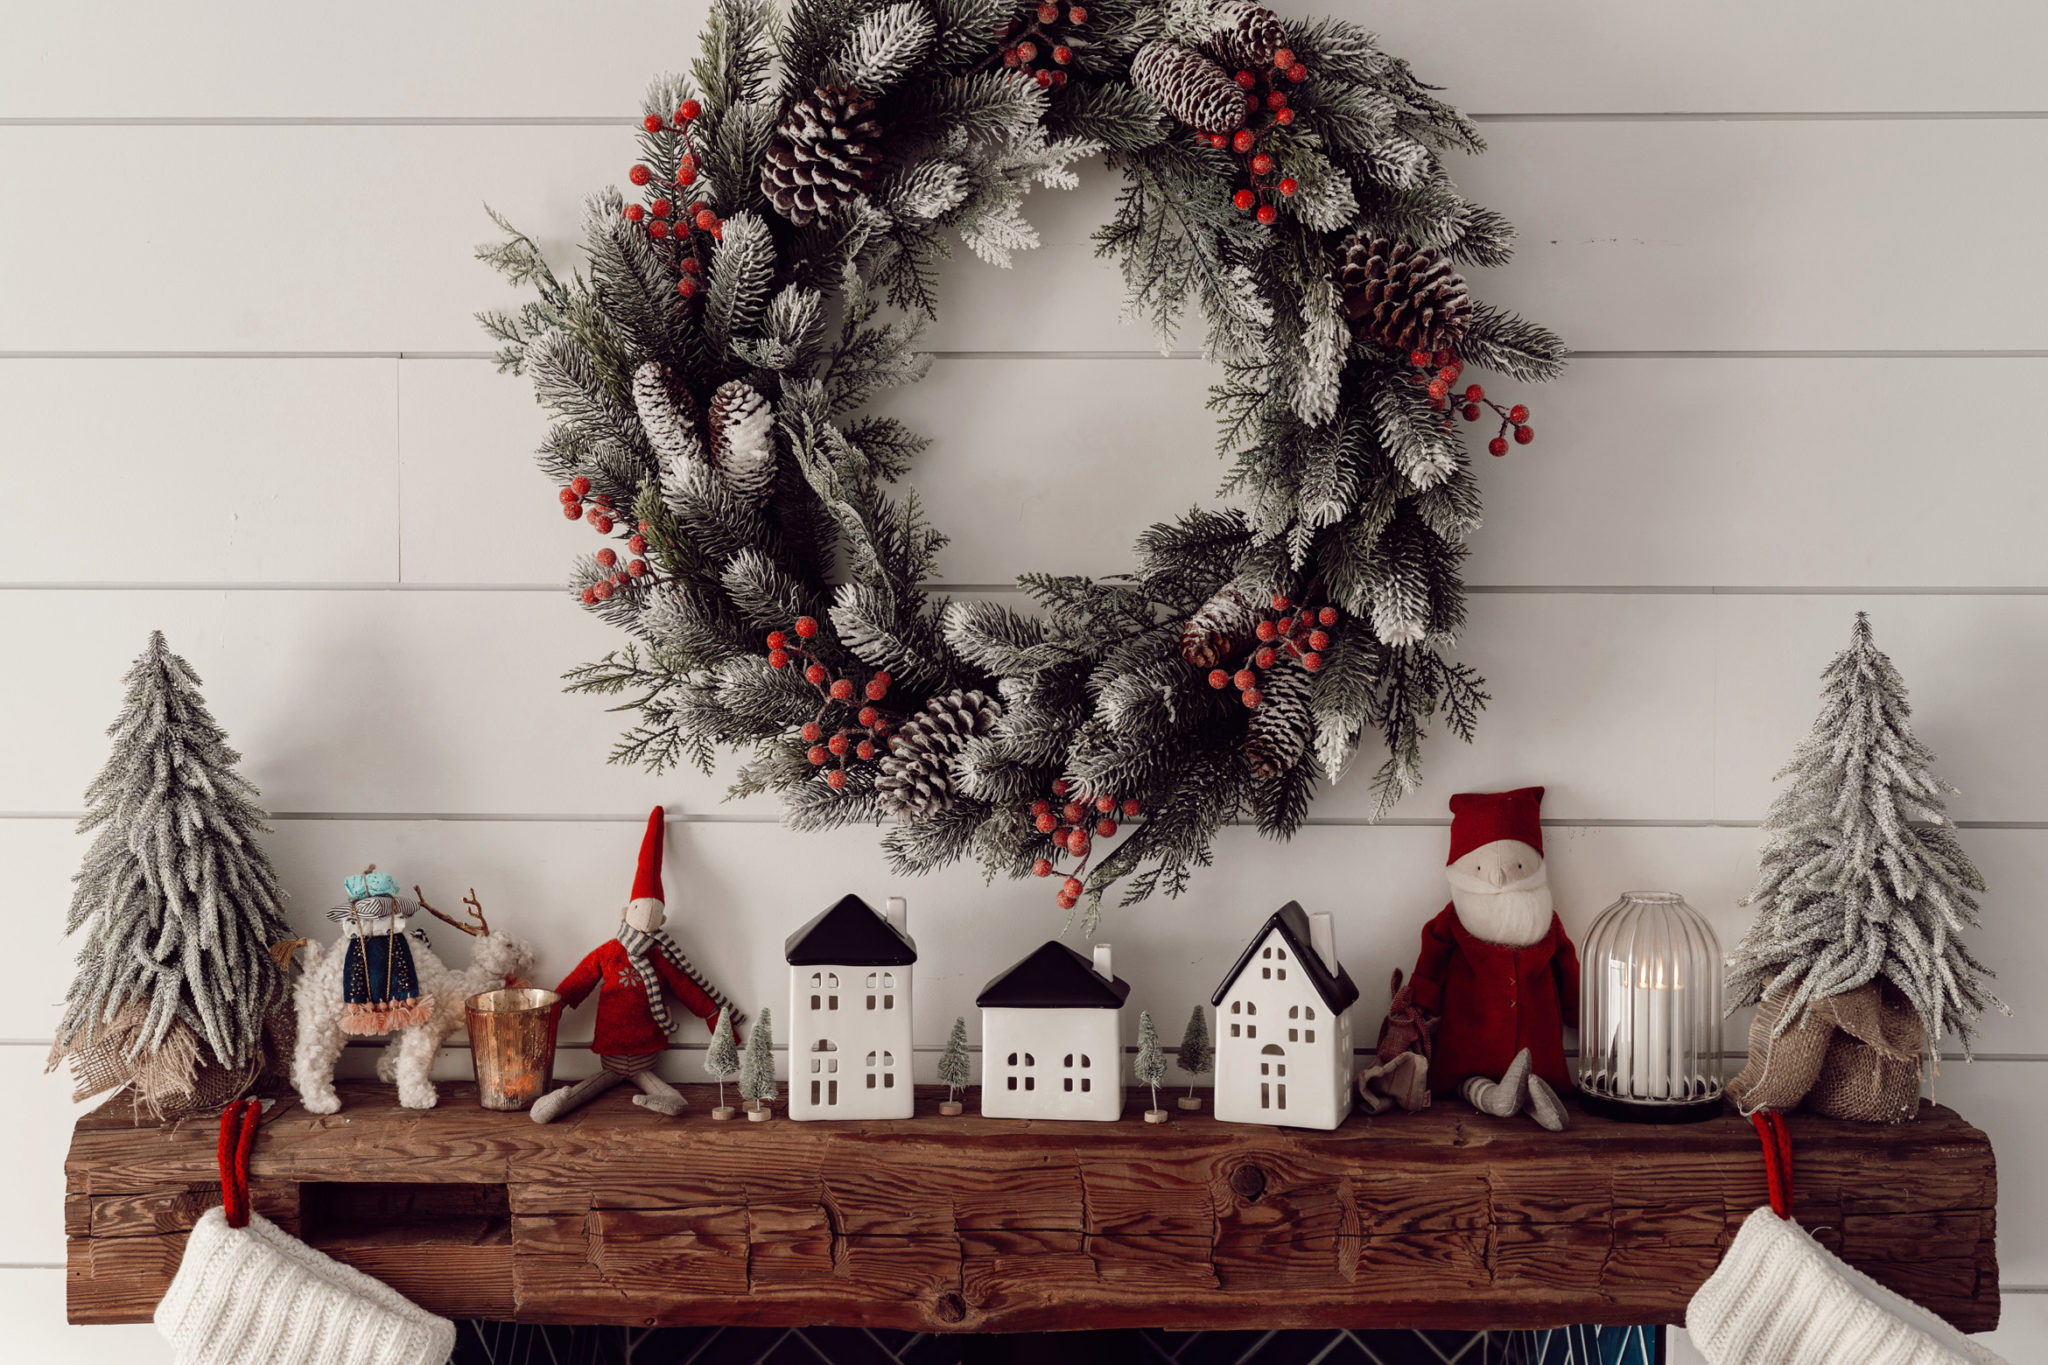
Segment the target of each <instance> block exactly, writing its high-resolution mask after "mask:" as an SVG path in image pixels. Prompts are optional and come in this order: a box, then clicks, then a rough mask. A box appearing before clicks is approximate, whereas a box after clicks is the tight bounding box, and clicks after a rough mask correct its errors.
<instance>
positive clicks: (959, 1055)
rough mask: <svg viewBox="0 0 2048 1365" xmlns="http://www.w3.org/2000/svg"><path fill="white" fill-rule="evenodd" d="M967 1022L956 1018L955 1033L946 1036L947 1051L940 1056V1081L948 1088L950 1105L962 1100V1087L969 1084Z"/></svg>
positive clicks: (947, 1098) (947, 1094) (947, 1099)
mask: <svg viewBox="0 0 2048 1365" xmlns="http://www.w3.org/2000/svg"><path fill="white" fill-rule="evenodd" d="M969 1075H970V1073H969V1071H968V1069H967V1020H966V1019H964V1018H961V1017H957V1016H956V1017H955V1018H954V1020H953V1031H952V1032H951V1033H949V1034H947V1035H946V1050H945V1051H944V1052H943V1053H941V1054H940V1055H939V1080H940V1082H941V1083H942V1084H943V1085H944V1086H945V1087H946V1102H947V1103H948V1104H951V1103H953V1102H954V1101H956V1100H958V1099H959V1098H960V1087H961V1086H963V1085H965V1084H967V1079H968V1076H969Z"/></svg>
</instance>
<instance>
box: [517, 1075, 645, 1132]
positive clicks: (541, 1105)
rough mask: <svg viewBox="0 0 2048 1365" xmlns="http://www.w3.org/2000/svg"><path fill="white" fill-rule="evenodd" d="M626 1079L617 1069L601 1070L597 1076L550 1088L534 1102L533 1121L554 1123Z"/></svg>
mask: <svg viewBox="0 0 2048 1365" xmlns="http://www.w3.org/2000/svg"><path fill="white" fill-rule="evenodd" d="M625 1079H626V1078H625V1077H624V1076H621V1075H620V1074H619V1073H618V1072H616V1071H600V1072H598V1073H597V1074H596V1075H595V1076H587V1077H585V1078H584V1079H582V1080H580V1081H578V1082H576V1084H574V1085H565V1086H563V1087H562V1088H561V1089H559V1090H550V1091H549V1092H548V1093H547V1094H545V1095H542V1096H541V1097H540V1098H539V1099H537V1100H535V1101H534V1102H533V1111H532V1112H533V1121H534V1122H535V1123H553V1122H554V1121H555V1120H556V1119H558V1118H560V1117H561V1116H562V1115H564V1114H566V1113H568V1112H569V1111H570V1110H571V1109H580V1108H582V1107H583V1106H584V1105H586V1104H588V1103H590V1102H591V1101H592V1100H594V1099H596V1098H597V1097H598V1096H599V1095H602V1094H603V1093H604V1092H605V1091H607V1090H609V1089H611V1088H612V1087H613V1086H615V1085H617V1084H618V1083H619V1082H620V1081H623V1080H625Z"/></svg>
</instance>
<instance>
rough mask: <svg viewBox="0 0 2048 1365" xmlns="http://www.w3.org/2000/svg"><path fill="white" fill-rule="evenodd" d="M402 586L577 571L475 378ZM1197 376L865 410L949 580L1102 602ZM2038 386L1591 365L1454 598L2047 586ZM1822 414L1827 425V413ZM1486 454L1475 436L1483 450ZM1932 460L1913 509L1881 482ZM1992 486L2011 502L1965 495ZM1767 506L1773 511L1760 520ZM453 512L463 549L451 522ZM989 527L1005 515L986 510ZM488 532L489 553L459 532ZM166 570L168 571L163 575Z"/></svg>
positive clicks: (946, 388) (1070, 377)
mask: <svg viewBox="0 0 2048 1365" xmlns="http://www.w3.org/2000/svg"><path fill="white" fill-rule="evenodd" d="M399 372H400V380H401V384H402V387H403V393H404V403H403V407H402V411H401V422H400V441H401V451H402V456H403V479H402V488H403V501H404V506H405V510H406V514H407V515H406V517H405V536H404V563H405V576H406V579H407V580H408V581H410V582H414V583H426V584H446V583H499V582H502V583H526V584H533V583H547V582H553V581H557V580H558V579H559V578H560V577H561V575H562V572H563V568H564V566H565V565H566V564H567V563H568V562H569V560H570V558H571V557H572V556H573V555H575V554H577V553H579V552H584V551H587V550H588V549H589V548H590V546H591V543H592V542H591V532H590V531H589V530H587V529H586V528H584V527H581V526H577V525H572V524H567V523H565V522H564V521H563V520H562V518H561V517H560V515H559V514H558V513H557V511H556V503H555V497H554V490H553V489H552V488H550V487H549V486H548V484H547V483H546V482H545V481H544V480H543V479H542V478H541V477H540V475H539V474H538V473H537V472H536V471H535V469H534V467H533V462H532V460H531V459H530V458H529V452H530V451H531V450H532V449H533V448H534V447H535V446H536V445H537V444H538V443H539V441H540V439H541V436H542V434H543V433H544V432H545V430H546V419H545V415H544V414H543V412H542V411H541V409H540V408H539V407H538V406H536V405H535V404H534V402H533V401H532V393H531V389H530V387H529V386H528V385H527V384H526V383H525V382H524V381H523V380H519V379H515V378H511V377H508V376H503V375H499V374H497V373H495V371H494V370H493V368H492V366H491V365H490V364H489V363H488V362H485V361H479V360H407V361H402V362H400V365H399ZM1219 373H1220V372H1219V371H1217V370H1214V369H1212V368H1211V367H1210V366H1207V365H1205V364H1202V363H1201V362H1199V361H1194V360H1185V359H1180V360H1167V359H1160V358H1145V359H1125V360H1116V361H1104V360H1076V359H1051V358H1047V359H1029V360H1027V359H1017V358H1001V359H997V358H966V357H959V356H948V357H942V358H941V359H939V360H938V361H937V362H936V363H935V364H934V365H933V366H932V371H931V374H930V375H929V376H928V377H927V378H926V379H925V380H924V382H922V383H920V384H917V385H915V386H913V387H911V388H908V389H899V390H895V391H893V392H892V393H890V394H889V395H888V397H887V399H886V400H885V401H884V402H883V403H882V404H881V405H879V406H880V410H883V411H887V412H889V413H891V414H892V415H895V416H898V417H901V418H902V419H904V420H905V421H907V422H909V423H910V424H911V425H912V426H914V427H916V428H917V429H918V430H919V431H921V432H924V433H925V434H927V435H928V436H930V437H931V438H932V439H933V445H932V447H931V449H930V450H928V451H927V452H926V453H925V454H923V455H922V456H920V457H919V459H918V461H917V466H916V468H915V469H914V471H913V473H912V476H911V479H910V481H909V482H910V484H911V485H912V486H914V487H915V488H916V489H917V491H918V494H919V496H920V497H921V498H923V500H924V503H925V506H926V509H927V510H928V511H929V512H930V514H931V516H932V519H933V522H934V524H935V525H937V526H938V527H939V528H940V529H941V530H944V531H947V532H949V533H951V534H952V535H953V537H954V539H953V543H952V544H951V545H950V546H948V547H947V548H946V549H945V550H944V551H943V552H942V556H941V572H940V575H939V576H940V577H941V578H942V579H943V580H944V581H947V582H953V583H979V584H986V583H1004V582H1008V581H1010V580H1012V579H1014V578H1015V577H1016V576H1017V575H1018V574H1019V573H1023V572H1025V571H1028V570H1053V569H1057V570H1058V571H1060V572H1073V573H1091V574H1108V573H1121V572H1125V571H1127V570H1128V569H1129V568H1130V565H1131V563H1132V554H1131V545H1132V543H1133V542H1134V540H1135V539H1136V537H1137V535H1138V533H1139V532H1141V531H1142V530H1143V529H1144V528H1145V527H1146V526H1147V525H1149V524H1151V523H1153V522H1155V521H1161V520H1165V519H1167V518H1169V517H1172V516H1174V515H1176V514H1177V513H1178V512H1180V511H1181V510H1182V509H1184V508H1186V507H1188V506H1190V505H1193V504H1196V503H1204V504H1206V503H1209V502H1211V501H1212V499H1213V494H1214V493H1215V492H1216V490H1217V489H1218V487H1219V486H1220V483H1221V480H1222V476H1223V474H1224V473H1225V471H1226V466H1225V464H1224V462H1223V461H1221V460H1220V459H1219V458H1218V457H1217V456H1216V454H1215V448H1214V442H1215V437H1216V431H1217V428H1216V423H1215V418H1214V415H1213V414H1211V413H1210V412H1209V411H1208V410H1207V409H1206V408H1205V406H1204V404H1205V401H1206V399H1207V397H1208V388H1209V385H1210V384H1211V383H1212V382H1214V381H1215V380H1216V379H1217V377H1218V376H1219ZM1966 383H1967V384H1981V385H1983V386H1984V388H1985V389H1986V390H1987V391H1989V392H1992V393H2001V394H2012V393H2022V392H2027V391H2030V390H2032V389H2035V388H2038V387H2040V386H2041V385H2043V384H2044V383H2048V360H2035V359H2002V360H1984V359H1970V360H1965V359H1929V358H1910V359H1868V358H1866V359H1813V360H1801V361H1797V362H1787V361H1782V360H1760V359H1705V358H1689V359H1601V358H1593V359H1586V360H1580V361H1577V362H1575V363H1574V364H1573V365H1572V366H1571V368H1570V369H1569V370H1567V371H1566V372H1565V375H1564V377H1563V378H1562V379H1560V380H1559V381H1558V382H1557V383H1555V384H1552V385H1549V386H1547V387H1545V388H1543V389H1541V390H1538V391H1534V392H1524V391H1520V390H1515V389H1513V386H1509V387H1508V388H1507V389H1504V390H1502V395H1503V396H1506V397H1510V398H1527V399H1530V400H1531V401H1532V402H1533V404H1534V407H1535V417H1534V421H1535V423H1536V425H1537V426H1538V428H1539V429H1540V430H1541V432H1542V438H1541V439H1540V440H1539V441H1538V442H1537V444H1536V445H1534V446H1532V447H1529V448H1527V449H1523V448H1520V447H1517V448H1516V449H1515V451H1514V453H1513V454H1512V455H1511V456H1510V457H1509V458H1507V459H1501V460H1494V459H1488V458H1486V457H1484V456H1480V457H1479V458H1478V459H1477V472H1478V475H1479V478H1480V481H1481V485H1482V487H1483V489H1484V493H1485V501H1486V507H1487V517H1486V524H1485V525H1484V526H1483V527H1482V528H1481V529H1480V530H1479V532H1478V533H1477V534H1476V535H1475V536H1474V537H1473V540H1472V546H1473V555H1472V559H1471V561H1470V562H1469V564H1468V565H1467V568H1466V576H1467V578H1468V579H1469V580H1470V581H1472V582H1475V583H1480V584H1485V585H1490V586H1553V585H1560V584H1570V585H1599V586H1609V585H1614V586H1629V587H1637V586H1658V587H1661V586H1706V585H1715V584H1720V585H1736V586H1759V585H1760V586H1778V585H1785V584H1792V585H1798V586H1805V587H1820V586H1842V585H1868V586H1873V587H1886V586H1893V585H1898V584H1914V585H1916V586H1923V587H1926V586H1959V587H2034V586H2042V585H2048V546H2044V544H2043V542H2042V540H2041V538H2040V537H2039V536H2037V535H2035V534H2034V526H2033V509H2034V508H2035V507H2036V506H2037V505H2039V504H2040V502H2041V501H2042V500H2043V499H2044V498H2048V464H2044V463H2043V462H2040V461H2020V462H2015V461H2014V460H2013V459H2012V458H2011V452H2012V451H2014V450H2016V449H2024V448H2025V447H2026V446H2027V443H2028V442H2029V441H2031V440H2032V439H2033V430H2032V426H2031V423H2032V420H2033V419H2032V417H2031V415H2030V414H2029V413H2028V412H2027V411H2026V409H2025V408H2024V406H2023V405H2019V404H2007V403H1972V404H1962V405H1958V404H1957V403H1956V401H1955V399H1954V392H1955V389H1956V386H1957V385H1959V384H1966ZM1818 395H1825V400H1824V401H1817V396H1818ZM1467 430H1468V432H1475V433H1477V436H1476V439H1472V440H1471V442H1470V444H1471V446H1472V448H1473V449H1474V450H1475V451H1476V450H1477V449H1478V447H1479V446H1480V445H1481V444H1483V441H1484V438H1485V437H1486V436H1487V435H1490V434H1491V432H1490V430H1488V429H1486V428H1485V424H1484V423H1481V424H1479V425H1478V426H1476V427H1472V428H1468V429H1467ZM1935 450H1938V451H1941V452H1942V455H1941V459H1942V462H1943V469H1944V470H1945V474H1944V477H1942V478H1940V479H1938V480H1914V481H1912V486H1913V492H1912V496H1911V497H1902V496H1901V495H1900V484H1899V483H1898V482H1897V481H1896V480H1894V479H1892V478H1888V477H1876V478H1873V477H1871V471H1873V470H1887V469H1906V468H1912V467H1914V466H1915V465H1916V464H1918V463H1920V462H1922V461H1924V460H1925V459H1926V458H1927V453H1928V452H1929V451H1935ZM1993 483H1998V484H1999V485H2000V486H2002V487H2003V488H2004V489H2005V490H2006V494H2005V495H2004V496H2001V497H1998V498H1986V497H1984V496H1983V492H1982V490H1983V489H1984V488H1985V487H1987V486H1989V485H1991V484H1993ZM1758 490H1768V491H1767V492H1762V493H1760V492H1759V491H1758ZM450 507H460V508H462V509H464V516H463V518H462V519H461V522H460V523H459V524H458V526H457V529H455V530H453V531H451V529H450V521H449V519H448V518H447V517H446V516H444V515H441V513H442V510H443V509H446V508H450ZM994 508H1000V509H1001V514H1000V515H990V510H991V509H994ZM485 527H488V528H489V531H488V534H475V533H472V532H471V531H470V529H469V528H485ZM174 566H175V561H169V562H166V563H165V564H164V566H163V570H162V571H164V572H169V571H171V570H172V569H173V568H174Z"/></svg>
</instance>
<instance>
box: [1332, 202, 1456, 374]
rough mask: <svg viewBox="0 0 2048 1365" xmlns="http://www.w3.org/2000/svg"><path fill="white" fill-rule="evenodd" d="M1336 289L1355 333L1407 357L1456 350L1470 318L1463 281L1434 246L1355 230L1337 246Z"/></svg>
mask: <svg viewBox="0 0 2048 1365" xmlns="http://www.w3.org/2000/svg"><path fill="white" fill-rule="evenodd" d="M1337 287H1338V289H1339V290H1341V291H1342V292H1343V295H1344V315H1345V316H1346V317H1348V318H1350V319H1351V331H1352V334H1353V335H1355V336H1357V337H1358V338H1359V339H1360V340H1363V341H1373V342H1377V343H1379V344H1380V345H1382V346H1391V347H1393V348H1394V349H1395V350H1397V351H1401V352H1404V353H1405V352H1408V351H1437V350H1446V349H1448V350H1456V349H1457V345H1458V341H1459V339H1460V338H1462V337H1463V336H1464V335H1465V327H1466V324H1467V323H1469V322H1470V321H1471V319H1472V296H1471V295H1470V294H1468V293H1466V292H1465V280H1464V277H1463V276H1461V275H1459V274H1458V272H1457V271H1455V270H1453V269H1451V263H1450V262H1449V261H1447V260H1444V259H1443V258H1442V257H1440V256H1438V255H1437V253H1436V251H1435V250H1434V249H1433V248H1430V247H1418V246H1414V245H1412V244H1411V243H1408V242H1395V241H1390V240H1389V239H1387V238H1385V237H1376V238H1373V239H1371V240H1367V238H1366V237H1365V235H1364V234H1363V233H1357V232H1354V233H1352V234H1351V235H1350V236H1349V237H1347V238H1345V239H1344V244H1343V245H1342V246H1341V247H1339V248H1338V264H1337Z"/></svg>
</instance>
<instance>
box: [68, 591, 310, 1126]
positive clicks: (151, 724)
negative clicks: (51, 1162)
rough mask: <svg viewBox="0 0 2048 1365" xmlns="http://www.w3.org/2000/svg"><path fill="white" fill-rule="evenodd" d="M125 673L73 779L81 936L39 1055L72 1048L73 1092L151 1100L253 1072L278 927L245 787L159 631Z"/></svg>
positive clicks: (76, 921) (180, 1099)
mask: <svg viewBox="0 0 2048 1365" xmlns="http://www.w3.org/2000/svg"><path fill="white" fill-rule="evenodd" d="M127 684H128V692H127V696H126V698H125V700H124V701H123V702H122V705H121V713H120V715H119V716H118V717H117V718H116V719H115V721H114V723H113V725H112V726H110V727H109V728H108V730H107V734H108V735H109V736H111V738H112V739H113V748H112V752H111V753H110V754H109V755H108V758H107V764H106V766H105V767H104V768H102V769H101V770H100V774H99V776H98V777H96V778H94V779H93V782H92V784H91V785H90V786H89V787H87V788H86V791H85V804H86V816H85V819H83V820H82V821H80V822H79V826H78V828H79V830H80V832H81V833H83V832H87V831H91V832H93V834H94V837H93V842H92V846H91V848H89V849H88V850H87V851H86V855H85V863H84V866H82V867H81V868H80V869H79V871H78V875H77V876H76V877H75V878H74V879H73V880H74V882H75V883H76V889H75V890H74V891H73V893H72V897H71V912H70V914H69V916H68V917H67V919H66V921H65V932H66V933H79V932H80V931H83V935H84V937H83V941H82V943H81V946H80V948H79V951H78V972H77V975H76V976H75V977H74V978H73V979H72V982H71V988H70V990H69V991H68V992H67V993H66V995H65V1005H64V1018H63V1022H62V1023H61V1024H60V1025H59V1026H58V1029H57V1041H56V1046H55V1047H54V1048H53V1049H52V1050H51V1054H50V1065H51V1066H52V1067H55V1066H56V1064H57V1063H58V1061H59V1060H61V1059H65V1058H69V1060H70V1062H71V1069H72V1075H73V1078H74V1080H75V1081H76V1086H77V1094H78V1097H79V1098H81V1099H82V1098H84V1097H86V1096H88V1095H94V1094H98V1093H99V1092H101V1091H103V1090H108V1089H112V1088H114V1087H116V1086H120V1085H124V1084H132V1085H133V1086H134V1087H135V1092H136V1098H137V1099H138V1100H139V1101H140V1102H141V1103H143V1104H145V1105H147V1106H148V1107H150V1108H151V1109H154V1110H156V1111H158V1112H161V1111H162V1109H163V1108H164V1107H165V1105H166V1104H175V1105H179V1106H180V1107H183V1106H185V1105H190V1104H197V1103H198V1102H199V1101H200V1100H201V1099H205V1100H206V1101H207V1102H217V1101H224V1100H225V1099H227V1098H231V1097H232V1096H233V1095H234V1094H237V1093H239V1092H240V1091H241V1090H242V1089H244V1088H246V1085H247V1084H248V1082H249V1081H250V1080H253V1079H254V1076H255V1071H256V1067H257V1063H258V1061H259V1058H260V1048H259V1045H260V1043H261V1040H262V1033H263V1021H264V1016H265V1014H266V1013H267V1012H268V1011H269V1010H270V1008H271V1007H272V1006H273V1005H274V1004H275V1003H276V1002H277V1000H278V998H279V993H280V991H281V989H282V984H283V974H282V972H281V971H280V969H279V967H278V964H277V961H276V960H275V959H274V958H273V957H272V956H271V953H270V945H271V944H273V943H277V942H278V941H280V940H282V939H283V938H284V937H285V936H286V933H287V930H286V927H285V922H284V912H283V906H284V893H283V892H282V891H280V890H279V889H278V885H277V874H276V872H275V871H273V870H272V868H271V866H270V860H269V859H268V858H266V857H265V856H264V854H263V849H262V847H261V846H260V845H259V844H258V843H257V836H258V835H259V834H262V833H266V832H267V830H266V828H265V826H264V824H263V820H264V813H263V811H262V810H260V809H258V808H257V806H256V802H255V797H256V789H255V788H254V787H252V786H251V785H249V783H248V782H247V781H246V780H244V779H243V778H242V776H241V775H240V774H239V773H237V772H236V771H235V765H236V764H238V763H240V762H241V758H242V756H241V755H240V754H238V753H236V752H235V750H234V749H232V748H230V747H229V746H228V742H227V733H226V732H225V731H224V730H222V729H221V727H220V726H219V725H218V724H217V723H216V722H215V721H214V718H213V715H212V713H211V712H209V711H208V710H207V707H206V702H205V700H204V699H203V698H202V697H201V696H200V695H199V686H200V683H199V678H198V676H197V675H196V674H195V673H193V671H192V667H191V665H190V664H188V663H186V662H185V660H184V659H182V658H180V657H179V656H178V655H176V654H174V653H172V652H171V648H170V646H169V644H167V643H166V642H165V640H164V637H163V632H161V631H156V632H153V633H151V635H150V637H149V644H148V645H147V646H146V647H145V648H144V649H143V651H142V653H141V655H140V656H139V657H138V658H137V659H136V660H135V664H134V666H133V667H132V668H130V669H129V670H128V676H127ZM223 1073H224V1074H223ZM202 1087H203V1088H204V1090H205V1091H206V1094H205V1095H204V1096H202V1095H200V1093H199V1092H200V1090H201V1089H202ZM223 1087H225V1089H224V1093H221V1094H219V1095H217V1096H216V1095H214V1094H213V1092H214V1091H216V1090H221V1089H222V1088H223Z"/></svg>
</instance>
